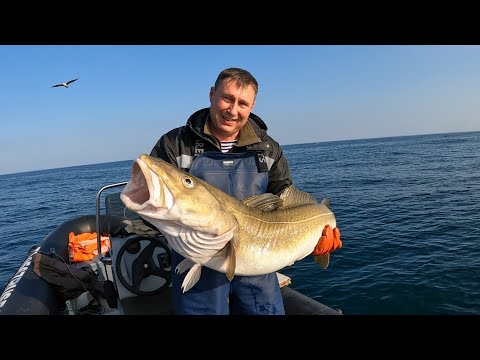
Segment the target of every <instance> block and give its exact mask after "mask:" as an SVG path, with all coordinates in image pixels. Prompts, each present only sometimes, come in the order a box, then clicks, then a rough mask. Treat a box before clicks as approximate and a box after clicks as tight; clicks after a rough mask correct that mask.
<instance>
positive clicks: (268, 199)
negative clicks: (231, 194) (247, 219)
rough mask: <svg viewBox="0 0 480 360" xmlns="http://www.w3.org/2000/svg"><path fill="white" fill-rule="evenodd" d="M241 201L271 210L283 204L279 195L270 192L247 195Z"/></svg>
mask: <svg viewBox="0 0 480 360" xmlns="http://www.w3.org/2000/svg"><path fill="white" fill-rule="evenodd" d="M242 203H244V204H245V205H247V206H250V207H252V208H256V209H260V210H263V211H272V210H275V209H277V208H279V207H281V206H283V200H282V199H281V198H280V196H277V195H274V194H272V193H263V194H260V195H253V196H249V197H247V198H245V199H243V200H242Z"/></svg>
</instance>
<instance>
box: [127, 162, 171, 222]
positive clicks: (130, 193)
mask: <svg viewBox="0 0 480 360" xmlns="http://www.w3.org/2000/svg"><path fill="white" fill-rule="evenodd" d="M120 199H121V200H122V201H123V203H124V204H125V206H126V207H127V208H128V209H129V210H132V211H135V212H138V213H139V214H144V215H151V214H152V213H155V214H156V216H157V217H159V216H161V215H162V213H167V212H168V211H169V209H171V208H172V206H173V205H174V203H175V197H174V196H173V194H172V192H171V191H170V190H169V189H168V187H167V186H166V184H165V182H164V181H162V179H161V178H160V177H159V176H158V175H157V174H156V173H155V172H153V171H152V170H151V169H150V168H149V167H148V165H147V164H146V163H145V162H144V161H143V160H141V159H140V158H139V159H136V160H135V161H134V162H133V164H132V176H131V179H130V181H129V182H128V183H127V185H125V187H124V188H123V190H122V192H121V193H120ZM164 215H165V214H164Z"/></svg>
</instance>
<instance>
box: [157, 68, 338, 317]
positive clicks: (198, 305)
mask: <svg viewBox="0 0 480 360" xmlns="http://www.w3.org/2000/svg"><path fill="white" fill-rule="evenodd" d="M257 93H258V83H257V80H256V79H255V78H254V77H253V76H252V75H251V74H250V73H249V72H248V71H246V70H243V69H239V68H229V69H225V70H223V71H222V72H220V74H219V75H218V77H217V80H216V81H215V85H214V86H213V87H211V89H210V108H205V109H201V110H198V111H197V112H195V113H194V114H192V115H191V116H190V118H189V119H188V120H187V124H186V125H185V126H182V127H179V128H176V129H173V130H171V131H169V132H167V133H166V134H164V135H163V136H162V137H161V138H160V139H159V140H158V142H157V143H156V144H155V146H154V147H153V149H152V151H151V153H150V155H152V156H155V157H158V158H161V159H163V160H165V161H167V162H169V163H171V164H174V165H176V166H178V167H179V168H181V169H183V170H185V171H188V172H189V173H191V174H192V175H194V176H197V177H199V178H201V179H203V180H205V181H207V182H208V183H210V184H212V185H215V186H217V187H218V188H220V189H222V190H223V191H224V192H226V193H229V194H230V195H232V196H235V197H236V198H238V199H244V198H246V197H248V196H251V195H258V194H262V193H264V192H270V193H273V194H275V195H280V194H281V192H282V191H283V190H284V189H285V188H286V187H288V186H289V185H291V184H292V179H291V175H290V170H289V167H288V163H287V160H286V158H285V157H284V155H283V151H282V149H281V148H280V145H279V144H278V143H277V142H276V141H275V140H273V139H272V138H271V137H270V136H269V135H267V126H266V125H265V123H264V122H263V121H262V120H261V119H260V118H259V117H258V116H257V115H254V114H253V113H252V112H251V111H252V110H253V107H254V105H255V100H256V96H257ZM325 230H329V231H324V235H325V236H322V238H321V241H319V245H318V246H317V248H316V249H315V251H314V255H323V254H325V253H328V252H331V251H333V250H335V249H336V248H338V247H340V246H341V242H340V233H339V231H338V229H336V228H335V229H333V230H334V231H332V229H331V228H330V229H325ZM183 259H184V258H183V257H182V256H181V255H179V254H178V253H176V252H175V251H172V263H171V269H172V274H171V275H172V287H173V305H174V313H175V314H180V315H186V314H208V315H213V314H219V315H226V314H245V315H247V314H248V315H254V314H256V315H284V314H285V309H284V305H283V299H282V295H281V292H280V287H279V284H278V279H277V276H276V273H271V274H266V275H259V276H237V275H236V276H235V277H234V278H233V279H232V281H231V282H230V281H229V280H228V279H227V277H226V275H225V274H224V273H221V272H217V271H214V270H212V269H209V268H207V267H204V268H203V269H202V273H201V276H200V280H199V281H198V282H197V283H196V284H195V286H194V287H192V288H191V289H190V290H188V291H187V292H185V293H183V292H182V290H181V284H182V282H183V279H184V277H185V275H186V272H184V273H183V274H176V272H175V271H174V269H175V267H176V266H177V265H178V264H179V263H180V262H181V261H182V260H183Z"/></svg>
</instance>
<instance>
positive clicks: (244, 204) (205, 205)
mask: <svg viewBox="0 0 480 360" xmlns="http://www.w3.org/2000/svg"><path fill="white" fill-rule="evenodd" d="M120 199H121V200H122V202H123V203H124V204H125V206H126V207H127V208H128V209H129V210H131V211H134V212H136V213H137V214H138V215H139V216H141V217H142V218H143V219H145V220H146V221H148V222H149V223H151V224H152V225H154V226H155V227H156V228H157V229H158V230H159V231H160V232H162V233H163V235H164V236H165V238H166V239H167V240H168V242H169V244H170V246H171V247H172V248H173V249H174V250H175V251H176V252H177V253H179V254H180V255H182V256H183V257H185V260H184V261H182V262H181V263H180V264H178V266H177V267H176V269H175V271H176V272H178V273H183V272H184V271H187V270H189V272H188V273H187V275H186V277H185V280H184V282H183V284H182V288H183V291H184V292H185V291H188V290H189V289H190V288H191V287H192V286H194V285H195V283H196V282H197V281H198V279H199V278H200V273H201V267H202V266H207V267H209V268H211V269H214V270H217V271H220V272H224V273H225V274H226V276H227V277H228V279H229V280H232V279H233V276H234V275H261V274H268V273H271V272H274V271H278V270H280V269H282V268H284V267H286V266H289V265H292V264H293V263H294V262H295V261H298V260H301V259H303V258H304V257H306V256H307V255H309V254H311V253H312V251H313V250H314V248H315V245H316V244H317V242H318V240H319V239H320V236H321V235H322V230H323V228H324V227H325V225H330V226H331V227H332V228H335V227H336V220H335V216H334V214H333V212H332V211H331V210H330V209H329V207H328V206H329V202H328V199H327V198H325V199H324V200H323V201H322V202H321V203H318V202H317V201H316V199H315V197H314V196H313V195H311V194H309V193H307V192H304V191H300V190H298V189H296V188H295V187H294V186H293V185H291V186H289V187H288V188H287V189H285V191H284V192H283V193H282V194H281V196H280V197H279V196H276V195H273V194H269V193H267V194H262V195H257V196H251V197H248V198H246V199H243V200H241V201H240V200H238V199H236V198H234V197H232V196H230V195H229V194H226V193H225V192H223V191H222V190H220V189H218V188H217V187H215V186H212V185H210V184H208V183H206V182H205V181H203V180H201V179H199V178H197V177H195V176H192V175H190V174H188V173H186V172H185V171H183V170H181V169H179V168H178V167H175V166H173V165H171V164H169V163H167V162H166V161H163V160H161V159H158V158H155V157H151V156H149V155H146V154H142V155H140V156H139V158H138V159H136V160H135V161H134V162H133V164H132V171H131V179H130V181H129V182H128V183H127V185H126V186H125V188H124V189H123V190H122V192H121V194H120ZM329 257H330V254H326V255H323V256H318V257H316V258H315V260H316V262H317V263H319V264H320V266H322V267H323V268H326V267H327V266H328V263H329Z"/></svg>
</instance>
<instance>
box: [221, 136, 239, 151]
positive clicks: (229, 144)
mask: <svg viewBox="0 0 480 360" xmlns="http://www.w3.org/2000/svg"><path fill="white" fill-rule="evenodd" d="M237 143H238V139H235V140H233V141H220V145H221V147H222V152H224V153H226V152H228V151H229V150H230V149H231V148H232V147H233V145H237Z"/></svg>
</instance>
